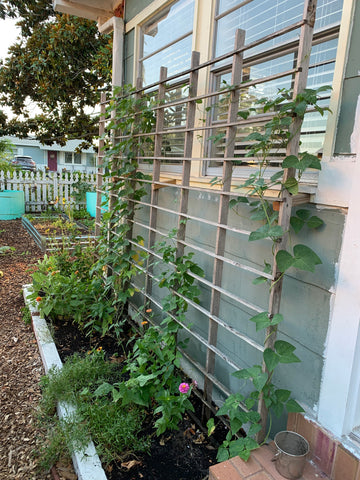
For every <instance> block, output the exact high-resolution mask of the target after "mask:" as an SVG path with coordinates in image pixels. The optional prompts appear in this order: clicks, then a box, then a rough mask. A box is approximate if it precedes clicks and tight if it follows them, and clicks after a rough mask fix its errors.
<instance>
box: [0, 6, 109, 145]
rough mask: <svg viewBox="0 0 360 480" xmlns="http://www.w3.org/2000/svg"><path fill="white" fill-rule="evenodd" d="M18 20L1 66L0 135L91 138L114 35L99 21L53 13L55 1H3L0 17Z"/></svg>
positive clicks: (54, 139)
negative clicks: (14, 38) (103, 32)
mask: <svg viewBox="0 0 360 480" xmlns="http://www.w3.org/2000/svg"><path fill="white" fill-rule="evenodd" d="M7 17H13V18H16V19H18V22H17V25H18V26H19V27H20V32H21V33H20V36H19V39H18V40H17V41H16V43H15V44H14V45H12V46H11V47H10V48H9V55H8V57H6V58H5V60H4V61H3V62H2V64H1V65H0V109H1V107H4V106H7V107H9V108H10V109H11V111H12V116H11V117H12V118H7V117H6V115H5V114H4V112H2V111H1V110H0V136H4V135H15V136H19V137H26V136H28V135H33V136H35V137H36V138H37V139H38V140H39V141H40V142H42V143H44V144H49V145H51V144H52V143H54V142H57V143H60V144H64V143H65V142H66V141H67V140H68V139H72V138H78V139H84V140H88V141H89V142H90V141H91V139H92V138H93V137H94V135H96V134H97V132H98V119H97V118H96V116H94V114H93V109H94V107H95V106H96V105H97V104H98V103H99V95H100V93H99V92H100V91H101V90H102V89H104V88H107V87H108V86H109V85H110V84H111V51H112V37H111V36H110V35H100V34H99V32H98V30H97V26H96V23H95V22H91V21H89V20H85V19H81V18H77V17H74V16H70V15H65V14H59V13H56V12H54V10H53V8H52V2H51V0H3V2H2V3H1V4H0V18H7Z"/></svg>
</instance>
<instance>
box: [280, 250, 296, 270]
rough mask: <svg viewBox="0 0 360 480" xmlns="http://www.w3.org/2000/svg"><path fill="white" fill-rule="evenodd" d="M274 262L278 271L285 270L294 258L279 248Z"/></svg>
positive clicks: (290, 265)
mask: <svg viewBox="0 0 360 480" xmlns="http://www.w3.org/2000/svg"><path fill="white" fill-rule="evenodd" d="M276 263H277V266H278V269H279V270H280V272H286V270H287V269H288V268H290V267H292V265H293V263H294V258H293V257H292V255H290V253H289V252H287V251H286V250H279V251H278V253H277V254H276Z"/></svg>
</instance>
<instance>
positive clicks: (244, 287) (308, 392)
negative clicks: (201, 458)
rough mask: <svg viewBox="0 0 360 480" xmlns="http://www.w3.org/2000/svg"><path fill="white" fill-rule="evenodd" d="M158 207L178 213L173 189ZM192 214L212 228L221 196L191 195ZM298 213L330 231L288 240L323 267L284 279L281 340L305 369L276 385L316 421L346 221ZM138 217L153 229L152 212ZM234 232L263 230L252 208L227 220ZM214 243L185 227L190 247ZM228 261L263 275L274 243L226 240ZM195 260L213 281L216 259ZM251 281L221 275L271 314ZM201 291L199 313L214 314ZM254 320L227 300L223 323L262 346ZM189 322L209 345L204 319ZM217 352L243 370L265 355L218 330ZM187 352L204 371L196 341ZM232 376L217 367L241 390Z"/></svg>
mask: <svg viewBox="0 0 360 480" xmlns="http://www.w3.org/2000/svg"><path fill="white" fill-rule="evenodd" d="M159 200H160V205H161V206H163V207H166V208H170V209H172V210H177V208H178V206H179V191H178V190H177V189H173V188H171V187H167V188H164V189H161V191H160V198H159ZM189 206H190V208H189V215H193V216H195V217H204V216H205V217H206V218H207V219H208V220H212V221H215V222H216V221H217V215H218V197H217V196H213V195H211V194H209V193H195V192H192V193H191V194H190V201H189ZM296 208H308V209H310V210H311V211H312V214H313V215H317V216H319V217H320V218H322V219H323V220H324V222H325V226H323V227H321V228H320V229H318V230H309V229H306V228H305V229H304V231H302V232H300V233H299V234H298V235H295V234H294V232H292V233H291V245H292V247H293V246H294V245H295V244H297V243H302V244H305V245H308V246H310V247H311V248H313V250H314V251H315V252H317V254H318V255H319V256H320V258H321V260H322V265H320V266H317V267H316V271H315V273H309V272H305V271H295V270H290V271H289V273H288V274H287V275H286V277H285V280H284V288H283V295H282V303H281V313H282V314H283V315H284V318H285V320H284V322H283V323H282V324H281V326H280V329H279V338H280V339H283V340H287V341H289V342H291V343H293V344H294V345H295V346H296V354H297V355H298V356H299V357H300V359H301V363H300V364H291V365H282V366H280V367H279V369H278V373H277V375H276V377H275V382H276V383H277V384H278V386H279V387H282V388H287V389H290V390H291V391H292V392H293V395H294V397H295V398H296V399H297V400H298V401H300V402H303V403H304V404H305V405H306V406H307V407H308V408H309V409H310V410H312V411H313V412H314V413H315V414H316V410H317V404H318V400H319V393H320V384H321V378H322V369H323V362H324V348H325V342H326V336H327V330H328V321H329V314H330V308H331V300H332V294H333V287H334V284H335V278H336V274H337V262H338V257H339V252H340V247H341V239H342V232H343V227H344V219H345V216H344V214H343V212H342V211H340V210H335V209H325V208H323V209H319V208H317V207H315V206H314V205H306V206H305V207H304V206H301V207H296ZM296 208H294V211H296ZM137 215H138V218H139V220H141V222H142V223H145V224H146V223H148V219H149V211H148V209H147V208H145V209H143V210H139V211H138V214H137ZM229 224H230V225H232V226H237V227H238V228H244V229H250V230H254V229H255V228H257V227H258V226H259V224H258V225H256V224H255V223H253V222H251V221H250V220H249V207H247V206H243V205H241V206H238V207H237V208H236V210H235V211H233V210H232V211H231V212H230V219H229ZM173 227H176V218H175V216H174V215H171V214H169V213H166V212H161V211H159V213H158V226H157V228H158V229H159V230H160V231H163V232H168V231H169V230H170V229H171V228H173ZM136 233H139V234H141V235H143V236H144V238H146V237H147V232H146V231H141V230H139V229H137V230H136ZM215 235H216V229H215V227H213V226H209V225H204V224H203V223H200V222H195V221H191V220H188V222H187V241H189V243H194V244H195V245H197V246H199V247H202V248H205V249H209V250H210V251H213V250H214V244H215ZM159 239H160V238H159ZM225 256H226V257H228V258H231V259H234V260H237V261H239V262H242V263H245V264H247V265H249V266H253V267H257V268H262V266H263V261H264V260H266V261H268V262H269V263H271V242H270V241H266V240H264V241H260V242H259V241H258V242H249V241H248V237H246V236H241V235H239V234H237V233H232V232H229V233H228V236H227V241H226V254H225ZM194 259H195V261H197V263H198V264H199V265H200V266H201V267H202V268H203V269H204V271H205V277H206V279H207V280H209V281H211V280H212V272H213V259H212V258H211V257H209V256H206V255H204V254H200V253H195V256H194ZM161 271H163V269H162V268H160V267H159V268H158V270H157V272H159V273H160V272H161ZM155 273H156V272H155ZM253 279H254V275H253V274H251V273H249V272H245V271H243V270H240V269H238V268H236V267H233V266H230V265H226V266H225V268H224V275H223V288H225V289H227V290H229V291H231V292H232V293H234V294H236V295H238V296H240V297H242V298H245V299H246V300H248V301H249V302H251V303H253V304H256V305H259V306H260V307H262V308H263V309H264V310H267V303H268V295H269V292H268V287H267V286H265V285H262V286H254V285H253V284H252V280H253ZM201 290H202V293H201V297H200V300H201V305H202V306H204V307H205V308H206V309H209V305H210V290H209V289H208V288H207V287H204V286H202V287H201ZM165 293H166V292H164V291H163V289H159V288H158V287H156V285H155V286H154V289H153V294H154V296H155V297H156V298H157V299H158V300H160V299H161V298H162V296H163V295H164V294H165ZM252 315H254V313H252V312H251V311H250V310H249V309H247V308H245V307H239V305H238V304H237V303H236V302H235V301H233V300H231V299H229V298H228V297H226V296H222V299H221V306H220V318H222V319H223V320H224V321H226V322H227V323H228V324H230V325H231V326H233V327H235V328H236V329H237V330H239V331H240V332H241V333H244V334H246V335H248V336H249V337H250V338H252V339H253V340H256V341H257V342H259V343H263V341H264V333H263V332H256V330H255V325H254V324H253V322H250V321H249V318H250V317H251V316H252ZM187 317H188V321H189V322H190V323H192V324H193V326H192V329H193V330H194V331H195V332H197V333H199V334H201V335H202V336H203V337H204V338H205V339H207V334H208V319H207V317H206V316H205V315H203V314H201V313H199V312H198V311H196V310H195V309H194V308H189V311H188V315H187ZM185 336H188V335H187V334H186V335H185ZM218 347H219V348H220V349H221V350H222V351H223V352H224V353H225V354H226V355H228V356H229V358H230V359H231V360H232V361H233V362H235V363H236V364H237V365H238V366H239V367H246V366H250V365H252V364H256V363H259V362H261V353H260V352H258V351H256V350H255V349H253V348H252V347H249V346H248V345H247V344H245V343H244V342H242V341H241V340H240V339H238V338H236V337H234V336H233V335H232V334H231V333H229V332H228V331H226V330H224V329H222V328H221V327H220V328H219V336H218ZM188 351H189V353H190V352H191V355H192V356H193V358H194V359H195V360H196V361H198V362H199V363H200V364H202V365H203V366H204V365H205V359H206V347H205V346H204V345H201V344H199V343H198V342H197V341H196V340H194V339H193V338H191V340H190V343H189V347H188ZM232 372H233V369H232V368H231V367H229V366H228V365H227V364H226V363H225V362H224V361H222V360H220V359H217V361H216V375H217V376H218V377H219V378H220V379H221V381H222V382H223V383H224V384H225V385H226V386H227V387H228V388H229V389H232V390H237V389H239V388H244V385H241V384H240V383H239V382H238V381H237V380H236V379H235V378H234V377H232V376H231V373H232ZM245 388H246V387H245Z"/></svg>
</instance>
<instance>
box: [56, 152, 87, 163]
mask: <svg viewBox="0 0 360 480" xmlns="http://www.w3.org/2000/svg"><path fill="white" fill-rule="evenodd" d="M67 153H71V155H72V162H71V163H67V162H65V155H66V154H67ZM75 154H76V152H61V156H60V163H61V164H63V165H65V166H66V165H69V166H70V165H72V166H75V167H76V166H78V167H79V166H84V165H85V166H86V158H85V157H84V155H85V154H84V153H81V154H80V155H81V163H74V156H75ZM84 159H85V163H84Z"/></svg>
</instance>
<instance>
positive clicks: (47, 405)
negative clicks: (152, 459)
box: [37, 351, 150, 469]
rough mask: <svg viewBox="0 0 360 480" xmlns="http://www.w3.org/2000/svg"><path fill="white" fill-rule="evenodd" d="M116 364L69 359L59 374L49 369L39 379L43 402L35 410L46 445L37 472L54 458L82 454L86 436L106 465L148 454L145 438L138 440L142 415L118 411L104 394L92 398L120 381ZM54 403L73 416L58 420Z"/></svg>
mask: <svg viewBox="0 0 360 480" xmlns="http://www.w3.org/2000/svg"><path fill="white" fill-rule="evenodd" d="M120 376H121V372H120V369H119V365H118V364H116V363H110V362H107V361H106V360H105V358H104V354H103V352H96V351H95V352H91V353H90V354H88V355H86V356H83V357H81V356H79V355H74V356H72V357H70V358H69V359H68V360H67V361H66V362H65V364H64V366H63V368H62V369H57V368H53V369H51V370H50V372H49V374H48V375H47V376H45V377H43V379H42V382H41V386H42V389H43V397H42V401H41V403H40V408H39V411H38V419H39V424H40V427H41V428H42V429H45V430H46V431H47V432H48V435H47V440H48V441H47V444H46V445H44V447H43V448H42V450H41V451H39V452H37V453H38V455H39V457H40V460H39V464H40V466H41V467H42V468H43V469H48V468H50V467H51V466H52V465H53V464H54V463H55V462H56V461H57V460H58V459H59V458H60V457H62V456H63V455H66V454H67V455H69V454H71V453H73V452H74V450H78V451H80V452H81V451H82V450H84V449H85V447H86V445H87V443H88V441H89V438H90V437H91V438H92V440H93V441H94V443H95V445H96V449H97V452H98V454H99V455H100V457H101V459H102V461H103V462H104V463H105V464H106V463H109V462H111V461H112V460H114V459H121V460H123V459H125V458H127V457H128V456H129V455H130V454H133V453H136V452H144V451H147V450H148V449H149V446H150V442H149V439H148V438H147V437H146V436H145V437H144V436H142V435H141V431H142V423H143V420H144V415H145V414H144V411H141V410H140V409H139V407H137V406H134V405H127V406H126V407H124V406H120V403H115V402H113V401H112V398H111V397H110V395H105V396H101V397H98V396H95V395H94V392H95V390H96V389H97V388H98V387H99V385H101V384H103V382H109V383H112V382H116V381H119V380H120ZM59 401H63V402H68V403H69V404H71V405H73V406H75V407H76V412H77V413H76V414H75V415H73V416H71V417H70V418H68V419H66V420H59V419H58V418H57V416H56V414H55V406H56V403H57V402H59Z"/></svg>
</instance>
